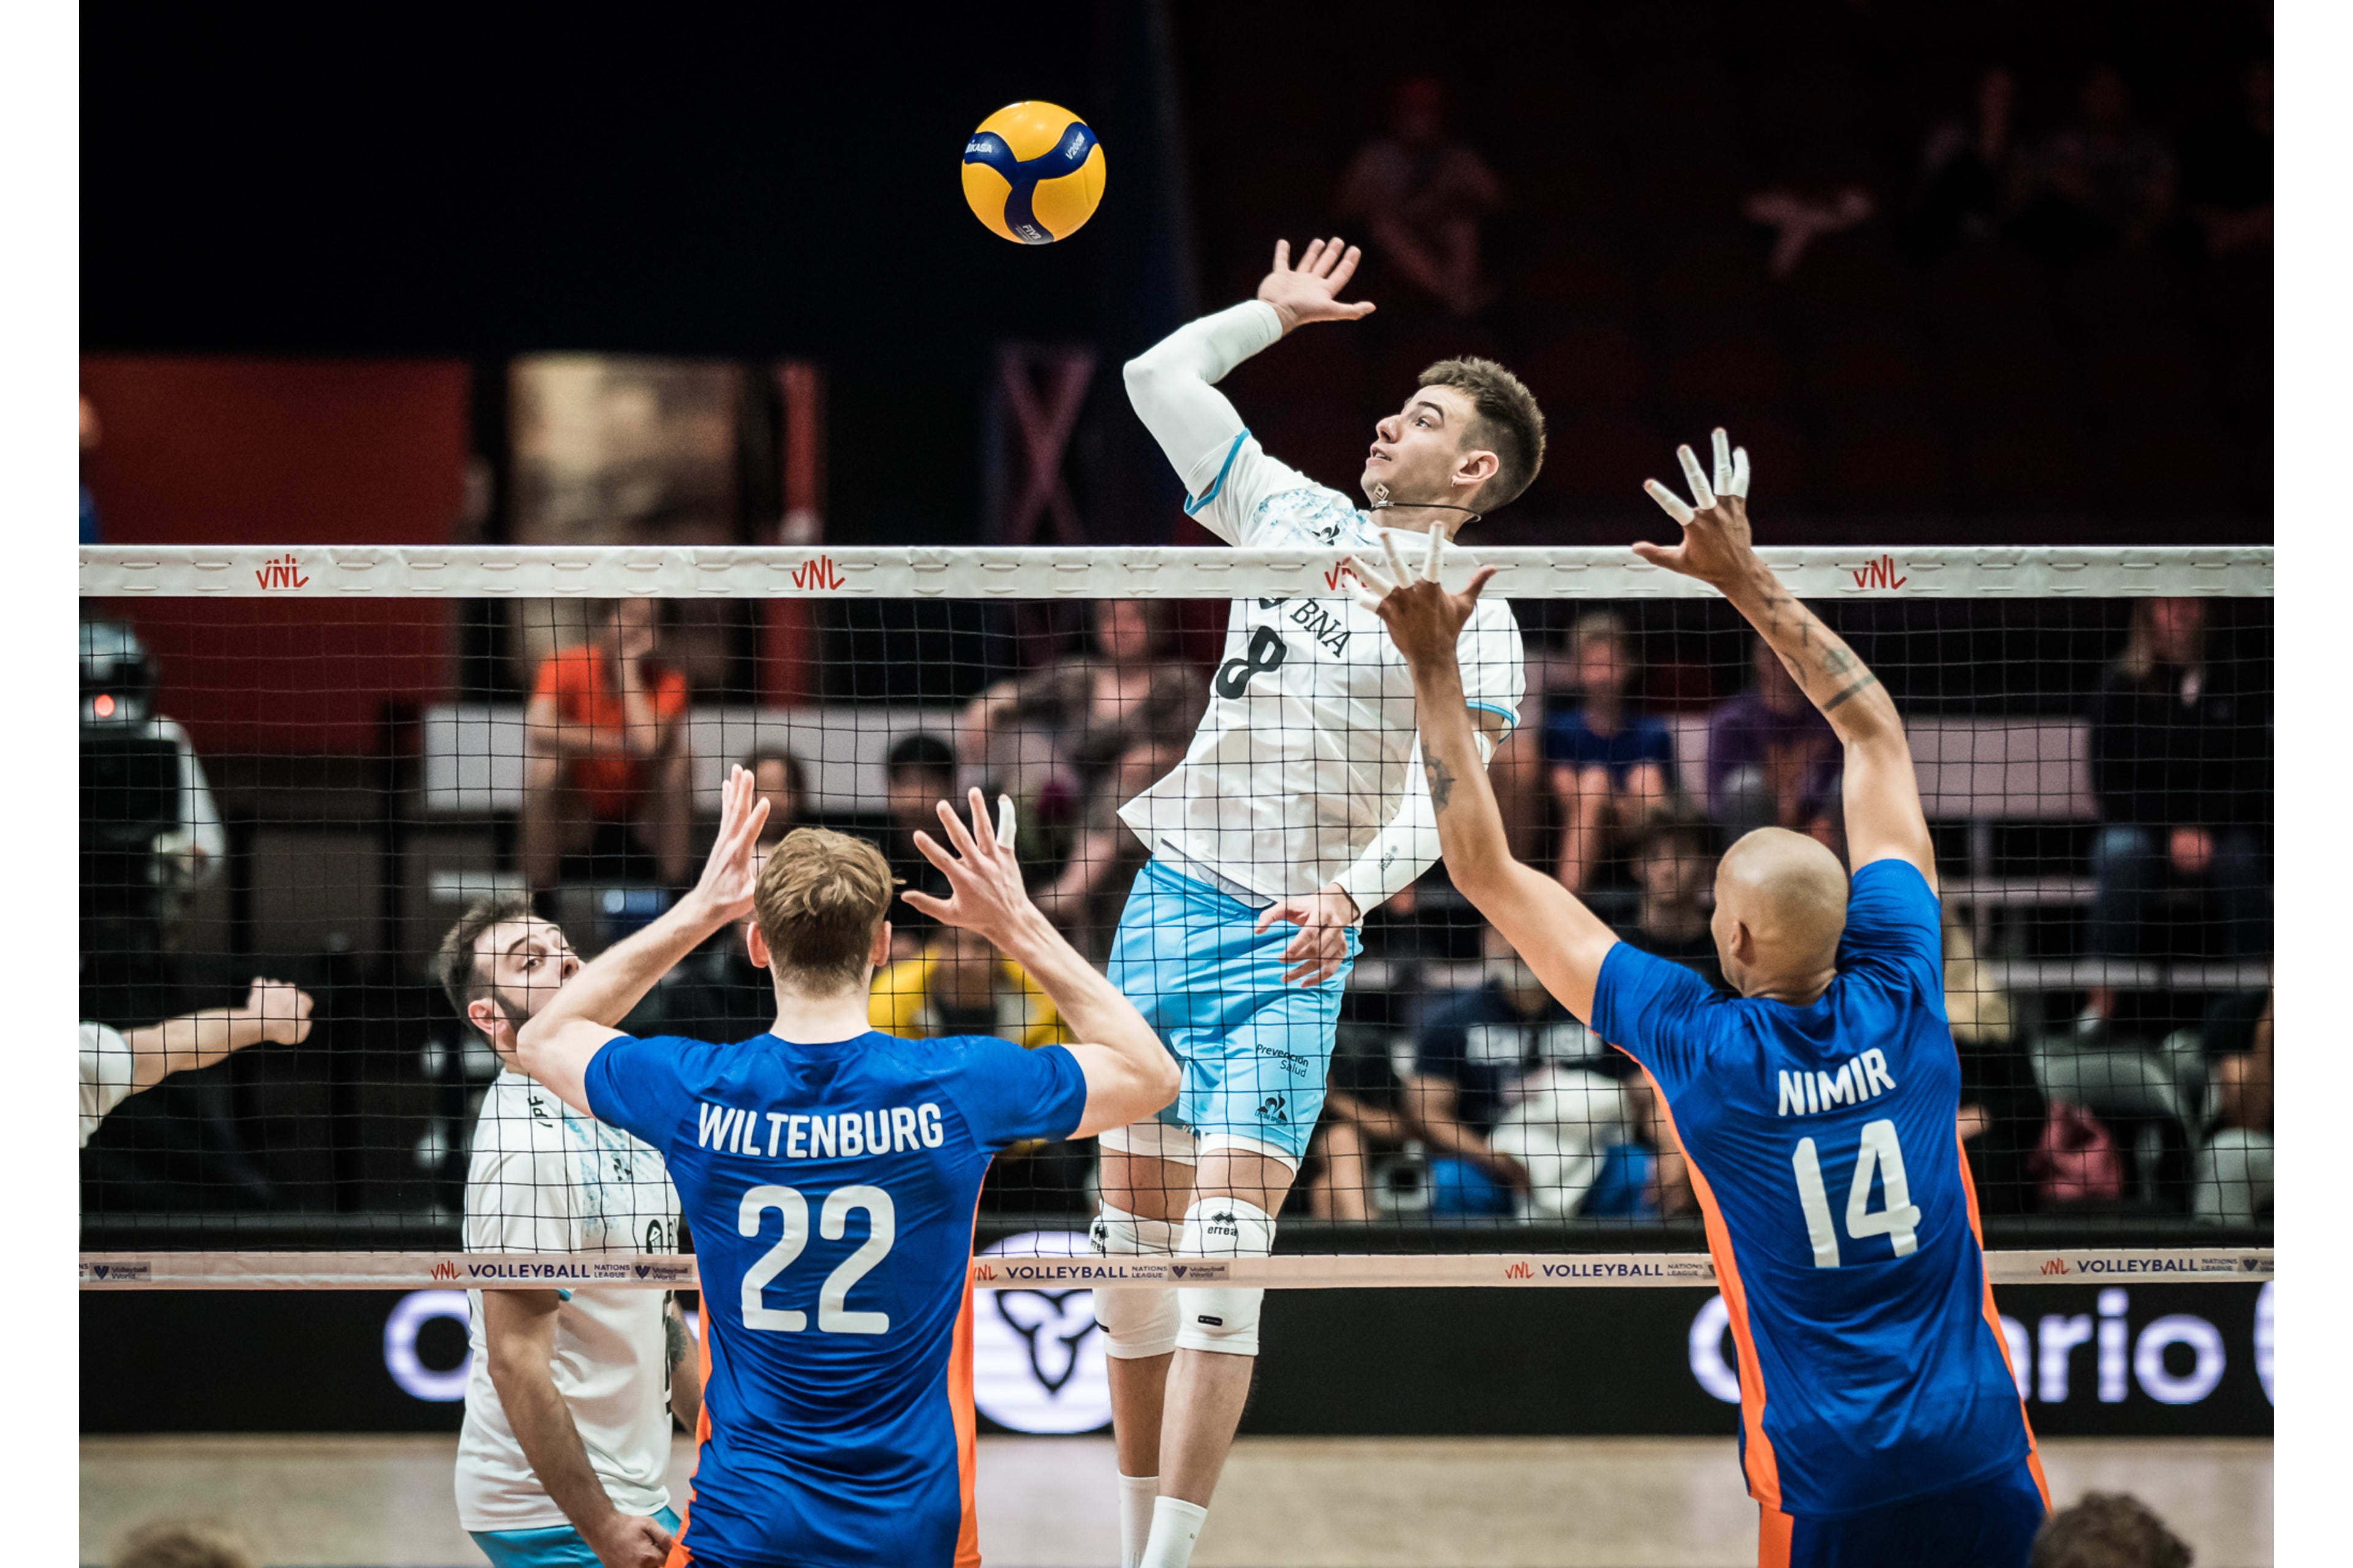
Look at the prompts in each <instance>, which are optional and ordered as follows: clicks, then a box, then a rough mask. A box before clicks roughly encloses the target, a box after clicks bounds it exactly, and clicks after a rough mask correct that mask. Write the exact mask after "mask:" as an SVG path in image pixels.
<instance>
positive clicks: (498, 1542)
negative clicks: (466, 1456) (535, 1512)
mask: <svg viewBox="0 0 2353 1568" xmlns="http://www.w3.org/2000/svg"><path fill="white" fill-rule="evenodd" d="M654 1518H655V1519H656V1520H658V1521H660V1523H661V1527H662V1528H663V1529H664V1530H667V1531H670V1534H671V1536H672V1537H676V1536H677V1534H678V1514H677V1513H676V1512H675V1511H674V1510H670V1509H667V1508H665V1509H663V1510H660V1511H659V1512H658V1513H656V1514H655V1515H654ZM468 1533H470V1535H472V1536H473V1538H474V1544H475V1545H477V1546H479V1547H480V1548H481V1549H482V1555H483V1556H485V1557H487V1558H489V1559H490V1560H491V1568H602V1564H601V1563H599V1562H598V1561H597V1557H596V1553H595V1552H592V1551H590V1550H589V1549H588V1543H587V1542H585V1541H583V1540H581V1539H580V1532H579V1531H576V1530H575V1529H573V1528H572V1527H571V1526H570V1525H568V1524H559V1525H554V1526H552V1527H550V1528H548V1529H545V1530H476V1531H469V1532H468Z"/></svg>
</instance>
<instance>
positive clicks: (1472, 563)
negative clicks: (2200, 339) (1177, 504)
mask: <svg viewBox="0 0 2353 1568" xmlns="http://www.w3.org/2000/svg"><path fill="white" fill-rule="evenodd" d="M1758 553H1759V554H1761V555H1762V556H1763V557H1764V558H1765V560H1766V562H1767V563H1768V564H1770V565H1771V566H1772V567H1773V568H1774V570H1775V571H1777V572H1779V573H1780V574H1782V575H1783V576H1784V578H1785V579H1786V580H1787V581H1788V584H1789V586H1790V588H1791V590H1792V591H1793V592H1795V593H1797V594H1798V595H1800V596H1801V597H1807V598H1856V597H1873V596H1876V597H1895V598H1900V597H1913V598H1940V599H1941V598H2035V597H2044V596H2059V595H2068V596H2075V597H2086V598H2091V597H2100V598H2128V597H2147V596H2152V595H2200V594H2205V595H2233V596H2241V597H2265V598H2267V597H2269V596H2270V595H2271V592H2272V552H2271V550H2270V549H2269V548H2268V547H2260V548H2259V547H2233V548H2228V549H2224V548H2214V549H2207V548H2201V547H2195V546H2187V547H2178V548H2126V549H2106V550H2094V549H2076V548H2072V547H2064V546H2062V547H2052V548H2047V549H2033V550H2027V549H1991V550H1987V549H1933V550H1931V549H1904V550H1899V551H1879V550H1869V549H1861V548H1850V547H1835V548H1829V549H1782V550H1763V551H1760V552H1758ZM1344 560H1345V552H1341V551H1336V550H1333V551H1301V550H1229V549H1224V548H1222V547H1211V548H1207V549H1161V548H1129V549H1101V550H1094V549H1021V550H1010V549H1008V550H986V549H978V550H917V549H873V550H853V549H840V550H808V549H793V550H787V549H748V548H747V549H707V548H698V549H691V550H690V549H679V550H668V549H641V548H635V547H626V546H602V547H594V548H581V549H565V548H558V547H546V548H537V549H487V548H485V549H468V550H460V549H450V548H447V547H442V546H433V547H425V548H391V547H379V546H359V545H344V546H271V545H259V544H255V545H237V546H225V547H209V546H206V547H191V548H174V549H160V548H153V547H148V546H141V545H122V546H112V547H107V548H88V549H84V550H83V551H82V552H81V592H82V594H83V595H84V596H86V597H91V596H100V595H154V596H158V597H216V596H217V597H226V598H348V597H353V596H357V595H373V596H375V597H381V598H425V597H448V598H464V597H497V598H507V597H514V598H542V597H545V598H560V597H566V596H575V595H577V596H585V597H613V596H621V595H652V596H659V597H665V598H690V599H691V598H753V599H769V598H813V599H829V598H875V599H894V598H896V599H924V598H938V599H993V598H1008V599H1014V598H1074V599H1087V598H1163V599H1183V598H1225V597H1229V596H1232V595H1245V594H1258V593H1264V592H1285V593H1289V592H1296V591H1299V590H1300V589H1302V588H1303V587H1305V586H1307V585H1309V584H1314V582H1315V581H1316V579H1317V578H1318V577H1327V576H1328V577H1329V578H1331V579H1332V582H1331V584H1329V586H1332V587H1336V584H1337V574H1338V571H1339V568H1340V566H1341V564H1342V563H1343V562H1344ZM1447 562H1448V568H1449V569H1448V572H1447V578H1448V581H1449V582H1450V583H1454V584H1459V583H1460V582H1461V579H1462V578H1464V577H1467V576H1468V575H1469V574H1470V573H1471V572H1472V570H1473V569H1474V568H1475V567H1477V566H1480V565H1489V566H1493V567H1495V568H1497V572H1498V576H1497V580H1496V582H1495V584H1494V588H1493V591H1494V592H1495V593H1497V594H1499V595H1504V596H1506V597H1510V598H1514V599H1643V598H1684V599H1688V598H1706V597H1709V596H1710V595H1713V594H1714V592H1715V591H1714V590H1713V589H1711V588H1708V587H1707V586H1705V585H1704V584H1700V583H1696V582H1694V581H1693V580H1692V579H1690V578H1688V577H1683V576H1678V575H1677V574H1673V573H1672V572H1664V571H1662V570H1660V569H1659V568H1657V567H1655V566H1651V565H1649V564H1647V563H1644V562H1641V561H1639V560H1636V559H1635V558H1634V557H1633V556H1632V555H1631V554H1630V553H1629V552H1626V551H1625V550H1623V549H1620V548H1615V547H1611V548H1601V549H1593V548H1562V549H1554V548H1543V549H1534V548H1498V549H1468V548H1466V549H1461V550H1456V551H1451V552H1449V553H1448V556H1447Z"/></svg>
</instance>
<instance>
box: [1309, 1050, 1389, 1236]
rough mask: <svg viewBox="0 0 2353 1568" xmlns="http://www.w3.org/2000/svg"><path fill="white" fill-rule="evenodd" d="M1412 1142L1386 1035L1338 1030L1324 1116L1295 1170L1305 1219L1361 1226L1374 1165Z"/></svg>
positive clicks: (1370, 1202)
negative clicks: (1351, 1222) (1307, 1216)
mask: <svg viewBox="0 0 2353 1568" xmlns="http://www.w3.org/2000/svg"><path fill="white" fill-rule="evenodd" d="M1414 1134H1415V1129H1414V1126H1413V1123H1412V1121H1410V1120H1409V1119H1408V1117H1407V1116H1406V1114H1405V1085H1404V1084H1403V1083H1402V1082H1401V1081H1399V1079H1398V1075H1397V1068H1396V1067H1395V1066H1394V1065H1392V1064H1391V1062H1390V1059H1389V1032H1388V1030H1386V1029H1382V1028H1378V1027H1376V1026H1372V1025H1368V1024H1343V1025H1341V1026H1340V1028H1339V1033H1338V1035H1337V1036H1335V1042H1334V1046H1333V1050H1332V1067H1331V1071H1330V1074H1329V1076H1328V1077H1327V1078H1326V1079H1325V1084H1324V1115H1323V1117H1322V1119H1321V1120H1320V1121H1317V1122H1316V1124H1315V1139H1314V1142H1313V1143H1311V1144H1309V1145H1308V1149H1307V1159H1306V1161H1305V1163H1303V1164H1302V1165H1301V1167H1300V1172H1299V1181H1300V1185H1301V1186H1302V1187H1303V1189H1304V1190H1305V1192H1306V1194H1307V1212H1308V1213H1309V1214H1310V1215H1313V1216H1314V1217H1315V1218H1317V1219H1338V1220H1357V1221H1361V1220H1367V1219H1370V1218H1372V1216H1373V1211H1374V1194H1373V1163H1374V1160H1375V1158H1376V1157H1377V1156H1378V1155H1381V1154H1386V1153H1390V1152H1395V1151H1397V1150H1399V1149H1402V1148H1404V1147H1405V1145H1406V1143H1407V1142H1408V1141H1409V1140H1410V1139H1411V1138H1412V1137H1413V1136H1414Z"/></svg>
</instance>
